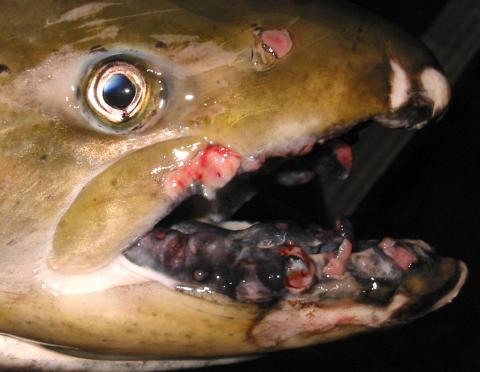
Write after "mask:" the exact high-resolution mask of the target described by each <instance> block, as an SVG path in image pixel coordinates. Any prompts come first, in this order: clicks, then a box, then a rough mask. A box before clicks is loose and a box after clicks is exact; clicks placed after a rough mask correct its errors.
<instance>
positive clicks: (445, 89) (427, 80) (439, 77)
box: [420, 67, 450, 117]
mask: <svg viewBox="0 0 480 372" xmlns="http://www.w3.org/2000/svg"><path fill="white" fill-rule="evenodd" d="M420 82H421V84H422V88H423V90H424V95H425V96H426V97H427V98H428V99H429V100H431V101H432V103H433V114H432V116H433V117H435V116H437V115H439V114H441V113H442V112H443V111H444V110H445V108H446V107H447V105H448V102H449V101H450V84H449V83H448V80H447V78H446V77H445V75H444V74H442V73H441V72H440V71H438V70H437V69H435V68H433V67H427V68H425V69H424V70H423V71H422V73H421V74H420Z"/></svg>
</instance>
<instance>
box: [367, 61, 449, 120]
mask: <svg viewBox="0 0 480 372" xmlns="http://www.w3.org/2000/svg"><path fill="white" fill-rule="evenodd" d="M390 67H391V74H390V80H389V85H390V95H389V99H390V107H391V111H390V113H387V114H382V115H378V116H377V117H376V118H375V119H376V121H378V122H380V123H381V124H383V125H385V126H388V127H393V128H401V127H403V128H414V129H421V128H423V127H424V126H425V125H426V124H427V123H429V122H430V121H432V120H434V119H438V118H439V117H441V115H442V114H443V113H444V112H445V111H446V108H447V107H448V104H449V102H450V96H451V89H450V84H449V82H448V80H447V78H446V76H445V74H444V73H443V72H442V71H441V70H440V69H439V68H436V67H432V66H427V67H424V68H423V69H421V70H420V71H419V72H415V73H412V72H409V71H407V69H406V68H405V67H403V66H402V65H401V63H399V62H397V61H395V60H391V61H390Z"/></svg>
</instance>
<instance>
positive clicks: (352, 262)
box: [124, 141, 433, 306]
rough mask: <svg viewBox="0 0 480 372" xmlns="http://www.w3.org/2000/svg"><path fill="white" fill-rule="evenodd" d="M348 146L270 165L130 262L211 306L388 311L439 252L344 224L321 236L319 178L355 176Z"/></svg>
mask: <svg viewBox="0 0 480 372" xmlns="http://www.w3.org/2000/svg"><path fill="white" fill-rule="evenodd" d="M343 146H344V144H342V143H340V142H338V141H331V142H330V143H327V145H325V144H323V145H322V146H321V147H320V146H316V147H315V148H314V149H313V150H312V151H311V152H310V153H309V154H307V155H304V156H301V157H292V158H281V159H280V158H278V159H271V160H269V161H267V162H266V163H265V165H264V166H263V167H262V168H260V170H259V171H257V172H255V173H244V174H241V175H239V176H237V177H236V178H235V179H233V180H232V181H231V182H230V183H229V184H228V185H227V186H225V187H224V188H223V189H221V190H218V191H217V193H216V195H215V196H214V197H213V198H210V199H207V198H206V197H202V196H201V195H198V194H194V195H193V196H191V197H190V198H188V199H187V200H185V201H184V202H183V203H182V204H181V205H179V206H178V207H177V208H176V209H175V210H174V211H172V213H170V215H169V216H167V217H166V218H164V219H163V220H162V221H160V222H159V223H158V224H157V225H156V226H155V227H154V228H153V229H152V230H151V231H149V232H148V233H147V234H145V235H144V236H143V237H142V238H140V239H139V240H138V241H137V242H136V243H135V244H133V245H132V246H130V247H129V248H128V249H127V250H126V251H125V252H124V256H125V257H126V258H127V259H128V260H129V261H131V262H133V263H134V264H136V265H138V266H140V267H143V268H146V269H147V270H149V271H150V272H153V273H158V274H160V276H158V277H157V279H158V278H160V279H158V280H160V281H163V282H164V283H165V284H167V285H168V286H171V287H174V288H175V289H176V290H179V291H183V292H186V293H189V294H192V295H197V296H202V297H203V296H205V295H206V294H211V293H217V294H221V295H224V296H227V297H228V298H230V299H232V300H234V301H237V302H244V303H256V304H259V305H263V306H266V305H271V304H272V303H275V302H278V301H279V300H281V299H283V298H286V297H287V298H288V297H291V296H294V295H297V296H298V295H301V296H302V297H303V299H304V300H305V301H306V302H308V301H309V299H311V301H312V302H313V301H316V302H318V300H319V299H320V300H322V301H326V302H328V301H341V300H344V299H346V298H348V299H350V300H351V299H355V300H356V301H360V302H364V303H370V304H376V305H386V304H388V303H389V302H390V301H391V300H392V298H393V296H394V295H395V293H397V291H398V290H399V288H400V287H401V286H402V282H403V281H404V280H405V278H406V277H408V276H409V275H410V273H411V272H414V271H415V272H419V271H422V270H429V267H430V266H431V263H432V262H433V261H432V260H433V252H432V250H431V249H430V248H425V246H424V244H422V243H420V242H414V241H406V240H405V241H396V240H393V239H383V240H382V241H379V240H370V241H355V239H354V236H353V228H352V226H351V224H350V223H349V222H348V221H347V220H346V219H344V218H339V219H338V220H337V222H336V226H335V227H334V228H333V229H331V230H326V229H323V228H321V227H320V226H319V224H318V222H321V223H324V222H325V220H326V219H325V218H321V217H320V213H319V209H320V212H321V210H322V209H321V207H322V203H321V195H320V194H319V193H318V184H319V183H318V182H317V181H318V177H319V176H321V177H336V178H345V176H346V175H348V171H349V169H350V166H351V159H350V161H349V160H348V159H347V160H345V158H343V159H342V158H341V157H339V154H340V155H342V154H345V151H344V150H345V149H344V147H343ZM338 149H340V151H337V150H338ZM200 189H201V188H200ZM210 196H211V195H210ZM272 220H273V221H272ZM235 221H248V222H235ZM311 221H315V223H312V222H311ZM165 278H167V279H166V280H165Z"/></svg>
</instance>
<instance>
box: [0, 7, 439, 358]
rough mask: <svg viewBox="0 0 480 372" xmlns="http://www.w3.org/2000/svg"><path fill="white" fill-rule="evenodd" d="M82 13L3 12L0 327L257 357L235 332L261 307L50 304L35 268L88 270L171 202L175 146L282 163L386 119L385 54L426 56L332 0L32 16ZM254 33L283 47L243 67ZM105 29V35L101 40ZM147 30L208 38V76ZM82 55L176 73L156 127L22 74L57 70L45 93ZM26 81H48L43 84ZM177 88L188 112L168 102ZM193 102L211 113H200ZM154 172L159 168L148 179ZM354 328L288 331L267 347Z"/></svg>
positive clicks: (93, 298) (159, 298) (100, 301)
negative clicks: (114, 53) (149, 60)
mask: <svg viewBox="0 0 480 372" xmlns="http://www.w3.org/2000/svg"><path fill="white" fill-rule="evenodd" d="M83 3H87V2H84V1H77V0H76V1H55V0H47V1H42V2H21V3H16V2H7V3H5V4H2V10H1V15H0V22H1V25H2V31H1V34H0V63H2V64H5V65H7V66H8V67H9V70H10V72H9V73H6V74H5V73H4V74H2V75H1V76H0V123H1V127H0V133H1V135H0V250H1V252H0V253H1V262H0V332H3V333H7V334H13V335H17V336H20V337H25V338H30V339H34V340H38V341H42V342H48V343H53V344H56V345H65V346H69V347H75V348H80V349H82V350H87V351H94V352H100V353H109V354H118V355H137V356H156V357H158V356H162V357H169V356H175V357H196V356H202V357H210V356H219V355H237V354H249V353H258V352H263V351H265V349H264V348H262V347H260V346H258V345H257V344H255V342H253V341H252V340H251V338H250V336H249V331H250V329H251V328H252V327H253V326H254V324H255V322H256V321H257V319H258V318H259V317H261V316H262V314H263V313H264V312H265V311H267V310H264V309H260V308H259V307H257V306H255V305H248V304H237V303H230V302H228V301H223V300H221V301H215V300H214V301H207V300H205V299H200V298H194V297H191V296H188V295H185V294H180V293H178V292H175V291H172V290H170V289H168V288H165V287H164V286H162V285H161V284H159V283H155V282H148V283H143V284H136V285H129V286H120V287H114V288H110V289H108V290H103V291H100V292H93V293H88V294H77V295H70V296H55V295H54V294H53V293H52V292H51V291H49V290H45V289H44V288H42V286H41V281H39V280H38V278H37V273H38V272H41V273H42V272H45V271H52V272H61V273H64V274H66V275H70V274H77V273H85V272H92V271H95V270H97V269H98V268H101V267H103V266H104V265H106V264H108V262H110V261H111V260H112V259H113V258H115V257H116V256H118V255H119V254H120V252H121V250H122V249H124V248H125V247H126V245H127V244H129V243H131V242H132V241H134V240H135V238H137V237H138V236H140V235H141V234H142V233H144V232H145V231H146V229H147V226H152V225H153V224H154V223H155V221H157V220H158V219H159V218H161V217H162V216H163V215H164V214H165V213H167V212H168V210H169V209H171V208H172V207H173V206H174V205H175V204H176V203H178V202H179V200H174V199H172V198H171V197H170V196H169V195H167V193H166V192H165V190H164V185H163V182H164V180H165V177H166V176H167V175H168V173H169V172H171V170H172V169H174V168H175V167H177V166H178V164H179V162H178V159H176V158H175V155H174V150H175V149H177V150H178V149H181V148H187V149H190V148H191V146H192V145H193V144H196V145H195V149H196V150H195V151H193V150H192V151H191V152H192V154H191V156H193V154H194V153H195V152H197V151H198V150H201V149H202V148H204V147H206V146H207V144H208V143H215V144H220V145H223V146H230V148H231V149H233V150H234V151H235V152H236V153H238V154H239V155H240V156H241V157H242V159H247V158H248V157H251V156H254V157H256V158H262V157H268V156H273V155H284V154H285V153H286V152H288V151H286V150H285V149H288V148H289V145H290V144H292V143H295V142H296V141H298V142H302V141H304V140H305V139H306V138H307V139H309V138H316V139H322V138H329V137H331V136H333V135H335V134H336V133H341V132H343V131H345V130H346V129H348V128H350V127H351V126H352V125H354V124H355V123H358V122H360V121H363V120H366V119H369V118H372V117H375V116H377V115H380V114H387V113H389V112H391V110H392V109H391V104H390V100H389V94H390V89H391V87H390V84H389V79H390V74H391V65H390V59H392V58H394V59H395V60H397V61H399V62H400V63H401V64H402V66H403V67H404V69H405V70H406V71H407V72H408V73H409V74H411V75H412V76H415V75H416V74H418V73H419V72H420V71H421V70H422V69H423V68H425V67H426V66H432V65H435V61H434V59H433V57H432V56H431V54H430V53H429V52H428V51H427V50H426V49H425V48H424V47H423V46H422V45H421V44H419V43H418V42H417V41H415V40H413V39H412V38H411V37H409V36H408V35H406V34H405V33H403V32H401V31H398V30H397V29H396V28H393V27H391V26H390V25H388V24H386V23H384V22H383V21H381V20H379V19H377V18H376V17H374V16H372V15H370V14H368V13H366V12H363V11H362V10H359V9H358V8H356V7H352V6H349V5H346V4H343V3H339V2H337V1H335V2H331V3H329V2H310V3H307V4H302V5H300V4H297V3H296V2H294V1H281V2H280V1H278V0H275V1H262V2H260V1H234V0H227V1H225V0H217V1H213V0H204V1H147V0H144V1H143V0H142V1H129V2H125V3H122V4H117V5H114V6H109V7H106V8H104V9H102V10H101V11H100V12H98V14H96V15H92V16H90V17H84V18H80V19H78V20H74V21H66V22H60V23H57V24H51V25H49V26H48V27H45V25H46V21H47V19H48V20H50V23H52V20H53V21H54V20H58V19H59V17H60V16H61V15H62V14H64V13H65V12H67V11H68V10H70V9H72V8H75V7H78V6H80V5H81V4H83ZM19 8H20V9H19ZM172 9H173V10H172ZM135 14H142V15H138V16H132V15H135ZM110 18H111V19H112V20H110V21H109V22H107V23H104V24H101V23H99V24H97V25H96V26H95V25H93V26H92V25H89V26H88V25H87V27H81V26H84V25H85V24H86V23H87V22H91V21H92V20H100V19H110ZM254 24H255V25H261V26H262V27H264V28H265V29H288V31H289V32H290V34H291V36H292V39H293V43H294V46H293V50H292V51H291V52H290V53H289V54H288V55H287V56H286V57H284V58H282V59H281V60H279V61H278V62H277V63H276V64H275V66H273V67H272V68H271V69H269V70H267V71H258V70H257V69H255V68H254V66H253V65H252V62H251V59H250V51H251V48H252V46H253V45H254V36H253V33H252V25H254ZM112 26H113V27H115V29H110V31H112V30H113V31H112V33H113V34H115V30H116V34H115V35H114V37H108V36H105V35H102V31H104V30H105V29H106V28H107V27H112ZM154 34H155V35H189V36H192V37H195V38H197V39H196V40H198V42H199V43H200V44H201V43H207V42H212V44H208V45H207V47H206V49H205V54H204V55H202V58H203V59H204V62H205V64H207V68H204V69H203V70H202V68H200V69H199V68H197V67H198V66H197V65H195V63H198V61H194V62H192V61H191V60H181V59H179V58H177V55H176V53H178V51H179V50H181V49H182V48H184V47H187V45H185V46H180V47H178V46H176V47H175V50H168V47H167V49H165V48H163V47H161V48H159V47H158V45H157V46H156V40H155V38H152V36H151V35H154ZM187 44H188V43H187ZM95 45H102V46H103V47H104V48H106V49H108V50H112V49H119V50H120V49H121V50H124V49H126V48H132V49H135V50H139V51H141V52H142V53H146V54H148V55H151V56H154V57H155V58H158V59H160V60H165V61H167V62H166V63H167V64H168V65H169V66H170V67H171V68H172V70H174V71H175V70H176V69H182V68H186V69H187V70H189V71H190V73H189V74H188V76H185V77H179V76H176V77H174V78H172V82H173V84H174V85H176V86H175V94H174V96H173V97H172V101H171V102H170V103H169V107H168V110H167V112H166V113H165V115H163V116H162V117H161V119H159V120H158V121H157V122H155V123H154V124H153V125H151V126H149V127H148V128H146V129H145V130H143V131H140V132H135V133H131V134H126V135H111V134H105V133H100V132H97V131H95V130H93V129H92V128H89V126H88V123H85V119H84V118H83V117H82V116H81V115H78V113H76V112H74V111H72V112H70V109H69V108H68V107H67V106H66V105H65V102H64V100H63V98H62V97H55V88H52V89H49V92H50V93H49V94H48V95H44V94H43V91H42V90H37V84H36V83H35V84H32V83H31V81H32V75H31V71H34V74H35V71H39V72H40V73H43V72H45V71H53V72H55V73H58V74H59V75H58V76H60V78H58V79H57V78H55V77H54V80H55V79H57V80H56V81H59V82H60V83H61V82H62V78H61V77H62V76H66V77H69V78H72V79H73V78H74V77H72V76H69V71H70V70H69V69H70V62H71V61H70V59H69V58H73V57H71V55H74V56H75V58H77V59H78V58H80V59H81V58H82V56H84V57H85V58H87V57H88V55H89V50H90V48H91V47H93V46H95ZM212 45H216V47H212ZM220 50H221V51H223V52H224V53H226V54H225V60H228V61H229V62H228V63H225V64H222V63H219V64H218V66H213V67H212V66H208V63H213V62H211V57H212V55H209V53H213V54H215V53H218V52H219V51H220ZM65 51H67V52H65ZM62 53H65V54H62ZM59 54H60V55H62V56H63V55H64V56H65V58H63V59H62V58H57V56H58V55H59ZM232 55H235V58H234V62H231V60H229V56H230V57H231V56H232ZM78 56H80V57H78ZM49 59H51V62H47V63H46V64H45V61H47V60H49ZM77 59H76V60H77ZM38 66H46V67H42V68H40V69H38V70H35V69H37V68H38ZM192 66H193V67H192ZM32 69H33V70H32ZM197 70H198V72H196V73H195V71H197ZM192 71H193V72H192ZM29 74H30V75H29ZM62 74H64V75H62ZM34 77H35V78H38V79H39V81H41V84H38V86H47V87H48V84H49V82H48V81H49V79H50V78H49V77H48V76H44V75H42V74H39V75H38V76H34ZM27 80H28V81H27ZM66 80H68V79H66ZM23 81H25V84H24V85H22V84H23V83H22V82H23ZM67 83H69V82H67V81H65V84H67ZM42 84H44V85H42ZM45 84H46V85H45ZM24 87H27V89H25V88H24ZM38 89H40V88H38ZM192 91H193V92H194V94H195V97H196V99H195V101H194V102H191V103H188V105H187V103H186V102H185V101H184V100H181V99H179V97H182V96H183V95H185V94H186V93H189V92H192ZM206 102H216V103H215V105H217V107H220V108H221V109H220V110H217V111H214V112H213V113H210V112H209V113H204V111H202V107H203V106H202V105H203V104H204V103H206ZM182 146H183V147H182ZM162 167H163V168H162ZM157 168H162V169H164V170H162V171H160V172H157V173H155V174H156V176H155V177H152V170H153V169H157ZM99 170H101V171H99ZM364 329H365V328H364V327H361V326H344V327H340V328H335V329H334V330H332V331H329V332H327V333H325V334H319V335H309V336H297V337H294V338H292V339H290V340H288V341H286V342H284V343H282V344H281V345H279V346H278V348H287V347H300V346H305V345H310V344H314V343H318V342H325V341H329V340H332V339H336V338H340V337H344V336H347V335H350V334H352V333H356V332H359V331H362V330H364ZM268 350H270V349H268Z"/></svg>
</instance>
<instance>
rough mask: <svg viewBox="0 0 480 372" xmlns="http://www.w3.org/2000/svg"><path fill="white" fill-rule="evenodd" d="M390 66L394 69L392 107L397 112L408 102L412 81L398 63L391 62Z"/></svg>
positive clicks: (391, 95)
mask: <svg viewBox="0 0 480 372" xmlns="http://www.w3.org/2000/svg"><path fill="white" fill-rule="evenodd" d="M390 66H391V67H392V76H391V79H390V85H391V88H392V90H391V92H390V105H391V106H392V109H393V110H397V109H399V108H400V107H402V106H403V105H404V104H405V103H406V102H407V101H408V97H409V95H410V79H409V78H408V74H407V72H406V71H405V70H404V69H403V68H402V66H400V65H399V64H398V63H397V62H395V61H393V60H390Z"/></svg>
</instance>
